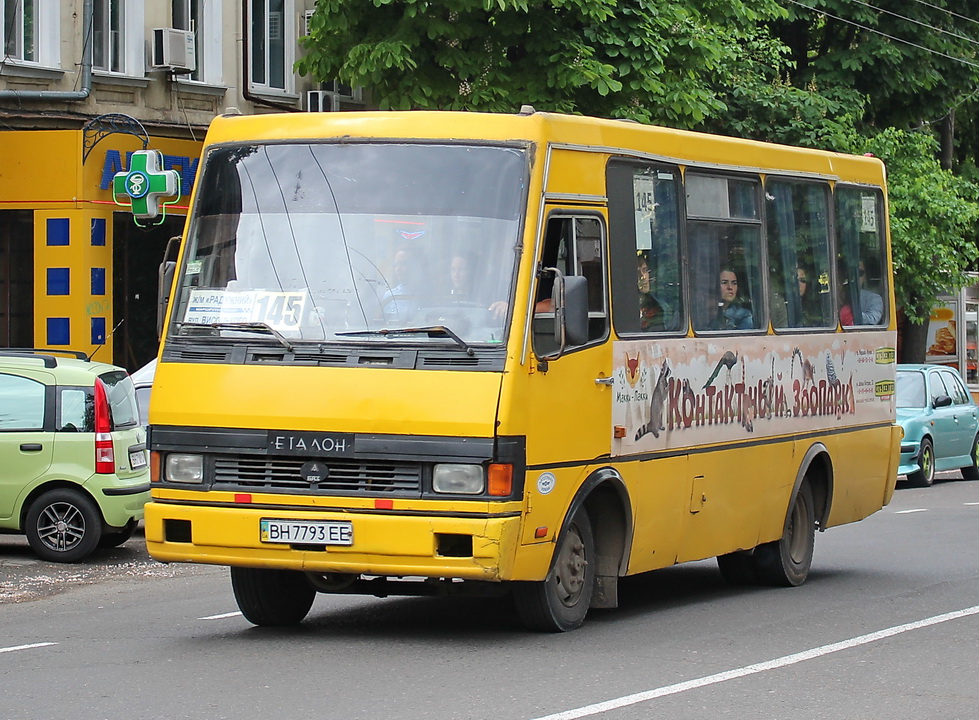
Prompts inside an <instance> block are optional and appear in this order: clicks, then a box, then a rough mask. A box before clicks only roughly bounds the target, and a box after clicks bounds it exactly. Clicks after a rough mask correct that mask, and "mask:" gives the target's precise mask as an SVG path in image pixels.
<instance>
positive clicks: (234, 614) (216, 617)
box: [197, 612, 241, 620]
mask: <svg viewBox="0 0 979 720" xmlns="http://www.w3.org/2000/svg"><path fill="white" fill-rule="evenodd" d="M238 615H241V613H240V612H230V613H221V614H220V615H208V616H207V617H202V618H197V619H198V620H224V619H225V618H229V617H237V616H238Z"/></svg>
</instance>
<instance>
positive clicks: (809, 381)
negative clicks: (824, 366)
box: [792, 348, 816, 390]
mask: <svg viewBox="0 0 979 720" xmlns="http://www.w3.org/2000/svg"><path fill="white" fill-rule="evenodd" d="M796 358H799V366H800V368H802V389H803V390H805V389H806V386H807V385H815V384H816V368H814V367H813V365H812V363H811V362H809V360H807V359H806V358H804V357H802V351H801V350H800V349H799V348H795V349H794V350H793V351H792V377H795V359H796Z"/></svg>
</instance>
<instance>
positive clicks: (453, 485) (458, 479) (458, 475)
mask: <svg viewBox="0 0 979 720" xmlns="http://www.w3.org/2000/svg"><path fill="white" fill-rule="evenodd" d="M485 488H486V480H485V478H484V476H483V466H482V465H461V464H458V463H438V464H437V465H436V466H435V469H434V471H433V473H432V490H434V491H435V492H437V493H451V494H454V495H479V494H480V493H481V492H483V490H484V489H485Z"/></svg>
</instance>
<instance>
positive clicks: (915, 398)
mask: <svg viewBox="0 0 979 720" xmlns="http://www.w3.org/2000/svg"><path fill="white" fill-rule="evenodd" d="M896 379H897V406H898V407H899V408H923V407H925V406H926V405H928V393H927V392H926V390H925V376H924V373H920V372H917V371H913V370H904V371H901V370H899V371H898V372H897V378H896Z"/></svg>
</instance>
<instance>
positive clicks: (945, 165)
mask: <svg viewBox="0 0 979 720" xmlns="http://www.w3.org/2000/svg"><path fill="white" fill-rule="evenodd" d="M954 158H955V110H949V111H948V115H946V116H945V117H944V118H943V119H942V169H943V170H951V169H952V160H953V159H954Z"/></svg>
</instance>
